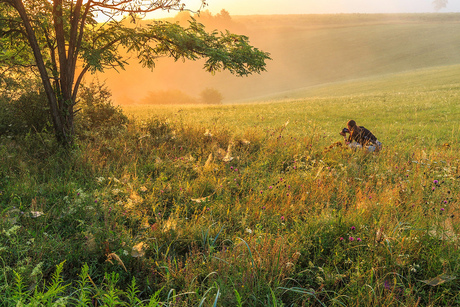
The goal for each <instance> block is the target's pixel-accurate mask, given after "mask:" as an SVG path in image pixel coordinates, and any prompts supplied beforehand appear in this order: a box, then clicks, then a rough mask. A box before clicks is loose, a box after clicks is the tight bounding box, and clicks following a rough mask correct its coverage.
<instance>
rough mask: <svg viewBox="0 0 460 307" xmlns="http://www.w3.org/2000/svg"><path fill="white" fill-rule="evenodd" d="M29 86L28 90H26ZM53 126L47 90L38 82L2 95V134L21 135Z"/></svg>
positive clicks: (0, 112) (0, 111)
mask: <svg viewBox="0 0 460 307" xmlns="http://www.w3.org/2000/svg"><path fill="white" fill-rule="evenodd" d="M26 88H27V91H26ZM50 126H51V117H50V114H49V109H48V101H47V98H46V94H45V92H44V91H43V90H42V88H41V87H40V86H39V85H38V84H37V83H33V84H30V85H29V86H27V84H24V85H22V86H21V87H16V88H15V89H13V90H11V91H8V92H6V91H4V92H2V93H1V95H0V134H1V135H9V136H13V135H21V134H25V133H28V132H37V133H38V132H43V131H45V130H47V129H48V128H49V127H50Z"/></svg>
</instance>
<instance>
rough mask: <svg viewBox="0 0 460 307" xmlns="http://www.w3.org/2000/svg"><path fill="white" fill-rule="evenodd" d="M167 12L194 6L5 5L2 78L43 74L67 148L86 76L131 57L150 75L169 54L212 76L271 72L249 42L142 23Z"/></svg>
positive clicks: (93, 0) (131, 0)
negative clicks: (197, 64)
mask: <svg viewBox="0 0 460 307" xmlns="http://www.w3.org/2000/svg"><path fill="white" fill-rule="evenodd" d="M204 5H206V1H205V0H203V1H202V7H203V6H204ZM160 9H161V10H179V11H180V10H184V9H186V7H185V5H184V3H182V1H181V0H141V1H139V0H98V1H97V0H85V1H84V0H0V67H1V71H0V77H1V78H3V79H5V78H7V77H12V76H13V77H17V76H19V74H20V73H21V72H24V71H32V72H34V73H38V74H39V75H40V78H41V81H42V83H43V88H44V90H45V92H46V95H47V99H48V104H49V108H50V112H51V115H52V118H53V125H54V128H55V132H56V137H57V140H58V141H59V142H60V143H61V144H63V145H66V144H69V143H71V142H72V138H73V133H74V131H73V130H74V125H73V122H74V121H73V118H74V114H75V110H74V107H75V105H76V103H77V93H78V89H79V87H80V84H81V82H82V78H83V76H84V75H85V74H86V73H87V72H88V71H90V72H95V71H103V70H105V69H117V68H123V67H124V65H126V64H127V62H126V54H134V55H135V56H136V57H137V58H138V59H139V61H140V63H142V65H143V66H145V67H147V68H150V69H152V68H154V66H155V62H156V61H157V60H158V58H159V57H164V56H167V57H172V58H174V59H175V60H197V59H205V64H204V69H206V70H207V71H209V72H211V73H215V72H217V71H221V70H228V71H230V72H231V73H233V74H235V75H237V76H247V75H249V74H252V73H260V72H262V71H264V70H265V65H266V63H265V61H266V60H268V59H269V54H268V53H266V52H263V51H261V50H259V49H257V48H255V47H253V46H251V45H250V44H249V38H248V37H246V36H243V35H236V34H232V33H230V32H228V31H226V32H217V31H212V32H207V31H206V30H205V28H204V26H203V25H202V24H200V23H198V22H196V20H194V19H191V20H190V22H189V25H188V27H182V26H180V25H179V24H177V23H170V22H166V21H152V22H151V23H150V24H148V25H140V23H139V22H138V21H139V20H140V19H143V18H145V14H146V13H149V12H152V11H155V10H160ZM121 16H124V17H123V18H121V19H120V17H121ZM101 19H103V20H104V21H103V22H101V21H100V20H101ZM122 50H126V51H128V52H127V53H125V52H121V51H122Z"/></svg>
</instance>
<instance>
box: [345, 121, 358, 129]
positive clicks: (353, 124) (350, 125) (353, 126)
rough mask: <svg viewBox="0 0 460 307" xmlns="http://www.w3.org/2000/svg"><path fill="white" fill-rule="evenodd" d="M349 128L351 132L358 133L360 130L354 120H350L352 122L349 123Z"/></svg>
mask: <svg viewBox="0 0 460 307" xmlns="http://www.w3.org/2000/svg"><path fill="white" fill-rule="evenodd" d="M347 127H348V130H350V132H353V131H358V130H359V127H358V125H356V122H355V121H354V120H353V119H350V120H349V121H348V122H347Z"/></svg>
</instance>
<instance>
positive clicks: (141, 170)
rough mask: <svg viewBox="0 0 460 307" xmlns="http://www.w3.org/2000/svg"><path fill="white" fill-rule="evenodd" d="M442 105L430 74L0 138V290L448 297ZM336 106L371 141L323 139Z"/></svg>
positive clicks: (68, 295) (159, 298)
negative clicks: (410, 87)
mask: <svg viewBox="0 0 460 307" xmlns="http://www.w3.org/2000/svg"><path fill="white" fill-rule="evenodd" d="M369 101H372V102H369ZM342 106H344V107H343V109H339V107H342ZM347 107H353V108H354V110H355V111H354V112H355V113H354V112H353V111H352V112H347V110H349V109H347ZM353 108H352V109H353ZM457 108H458V103H457V94H456V93H455V90H451V89H449V88H445V89H439V90H437V91H426V92H418V93H417V92H411V91H408V92H407V93H406V94H404V95H403V94H398V93H393V94H391V93H385V95H383V96H382V95H378V94H375V93H372V94H369V95H361V96H339V97H330V98H311V99H302V100H298V101H288V102H284V103H277V104H275V103H271V104H259V105H241V106H222V107H210V108H191V107H188V108H185V107H184V108H182V110H181V111H180V112H179V110H178V109H162V108H160V109H155V110H154V111H155V113H152V116H153V117H152V118H149V117H148V116H146V117H144V118H142V119H141V118H138V119H137V121H131V122H130V123H129V124H128V125H127V126H126V127H119V128H118V129H113V131H112V133H110V134H104V133H99V132H98V131H97V130H94V131H92V132H89V133H88V134H87V135H85V138H84V139H81V140H80V141H79V142H78V144H77V146H76V147H75V148H74V149H73V150H72V151H71V152H62V151H61V150H59V149H58V148H55V147H53V145H52V142H46V141H45V142H44V141H42V140H46V139H47V138H48V137H50V136H47V135H46V134H43V135H41V136H40V137H39V136H28V137H24V138H21V137H19V136H18V137H16V138H15V139H8V138H6V137H2V139H1V146H0V153H1V154H0V175H1V176H0V190H1V193H0V203H1V209H2V211H1V218H0V223H1V226H2V232H1V233H0V259H1V262H0V264H1V272H0V287H1V288H0V289H1V291H2V295H0V297H1V300H2V303H3V304H4V305H17V304H19V302H21V303H22V304H42V305H52V304H80V305H85V304H86V305H88V304H93V305H98V306H99V305H104V304H105V305H108V306H115V305H117V304H126V305H130V306H148V305H149V304H150V306H155V305H156V304H157V305H160V304H161V305H167V306H283V305H287V306H370V305H382V306H390V305H405V306H407V305H409V306H428V305H436V306H440V305H445V306H452V305H458V304H459V303H460V297H459V296H458V293H459V287H458V283H456V282H455V279H456V278H458V274H459V273H458V272H459V264H458V257H459V256H460V255H459V251H458V233H459V229H458V218H459V217H458V214H457V212H458V209H459V208H458V207H459V201H458V195H459V192H460V191H459V185H458V180H459V178H460V177H459V176H460V174H459V170H458V144H457V141H456V140H457V138H456V133H457V132H458V128H459V124H458V119H457V116H456V112H457ZM407 110H409V111H410V112H406V111H407ZM414 110H417V112H415V111H414ZM152 111H153V109H152ZM143 112H144V113H146V110H145V109H144V110H143ZM132 114H134V112H133V113H132ZM435 115H436V116H435ZM138 117H139V116H138ZM351 117H353V118H354V119H356V120H357V122H358V123H359V124H363V125H365V126H366V127H368V128H370V129H371V130H372V131H373V132H375V134H376V135H377V136H378V138H379V139H380V140H381V141H382V142H383V143H384V149H383V150H382V151H381V152H380V153H378V154H370V153H366V152H363V151H351V150H349V149H348V148H346V147H341V146H335V147H329V145H330V144H331V143H335V142H336V141H340V136H339V135H338V131H339V130H340V129H341V128H342V127H343V125H344V124H345V122H346V120H347V119H349V118H351ZM288 120H289V123H287V122H288ZM207 130H209V131H207ZM35 138H38V140H35ZM34 140H35V141H34ZM37 152H44V153H46V155H45V156H43V155H41V154H37Z"/></svg>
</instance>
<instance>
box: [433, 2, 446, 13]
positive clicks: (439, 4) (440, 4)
mask: <svg viewBox="0 0 460 307" xmlns="http://www.w3.org/2000/svg"><path fill="white" fill-rule="evenodd" d="M447 2H448V1H447V0H433V5H434V9H435V10H436V11H439V10H440V9H442V8H445V7H446V6H447Z"/></svg>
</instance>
